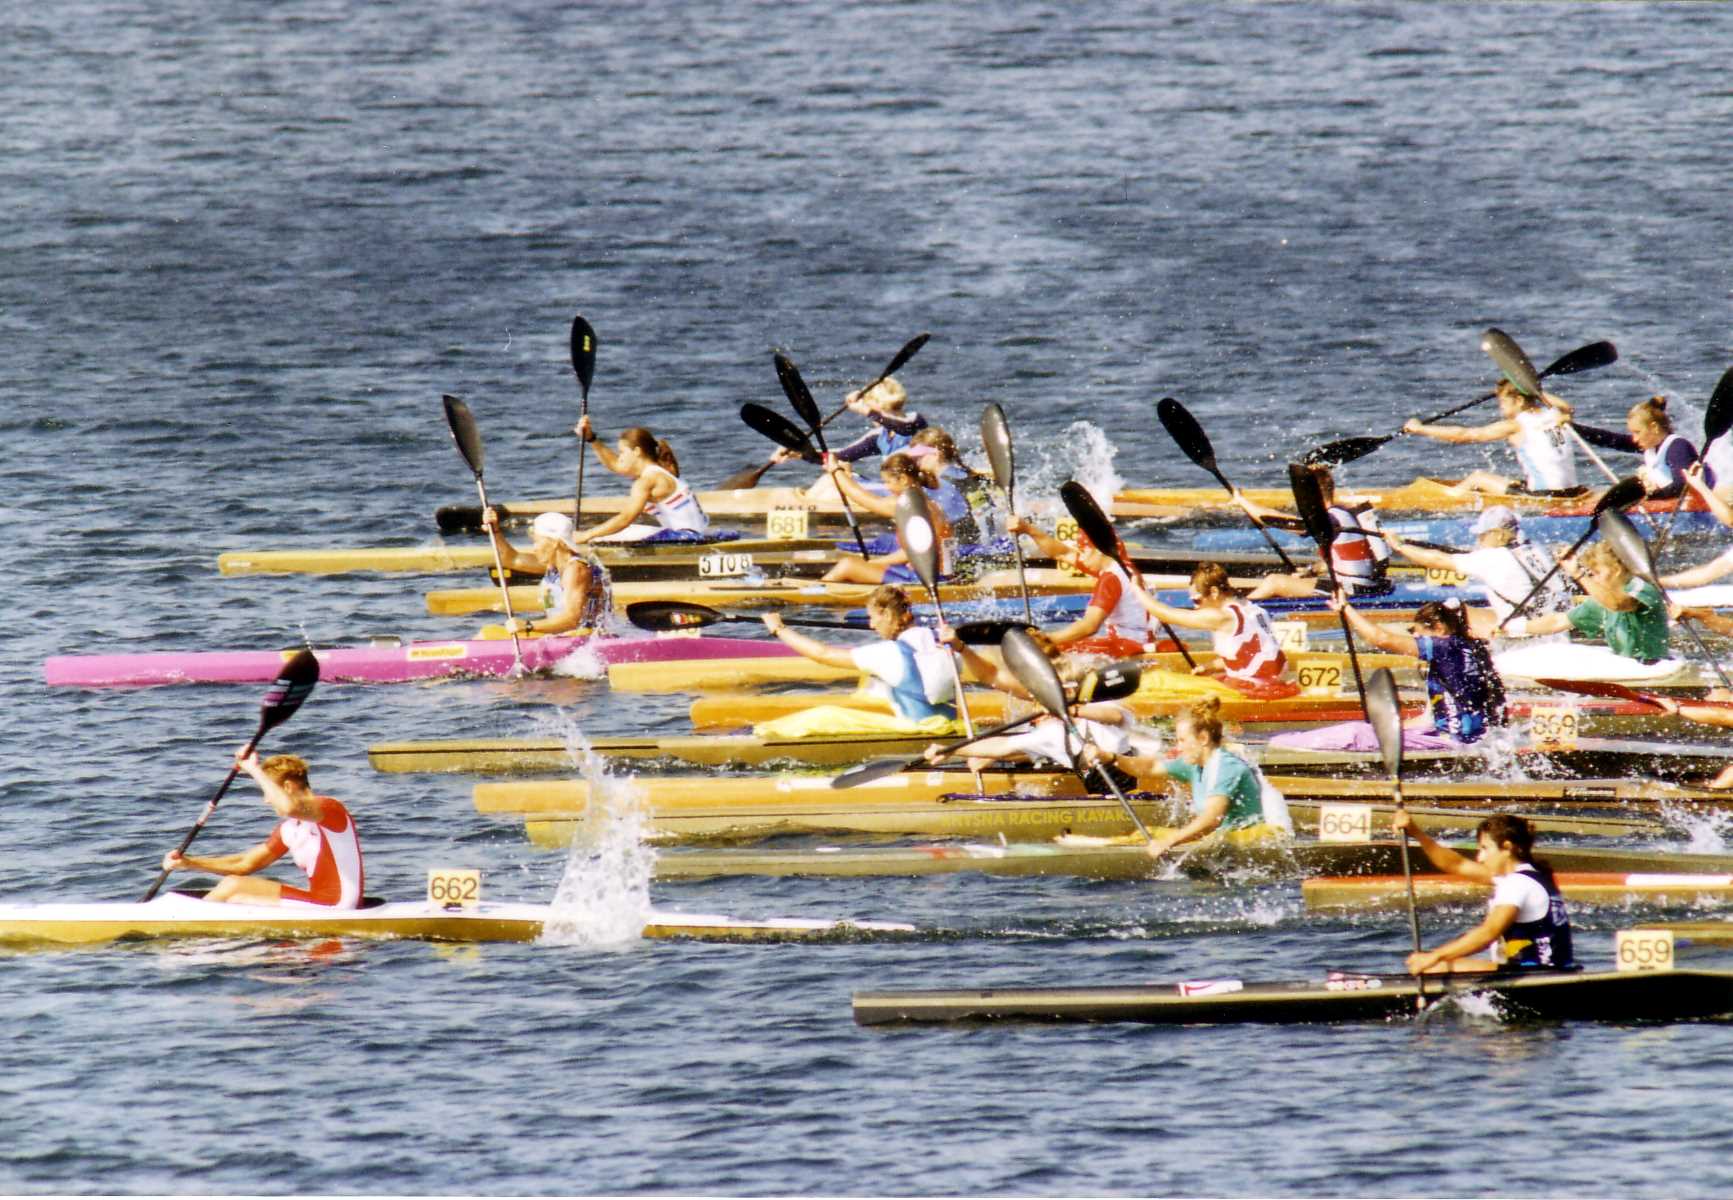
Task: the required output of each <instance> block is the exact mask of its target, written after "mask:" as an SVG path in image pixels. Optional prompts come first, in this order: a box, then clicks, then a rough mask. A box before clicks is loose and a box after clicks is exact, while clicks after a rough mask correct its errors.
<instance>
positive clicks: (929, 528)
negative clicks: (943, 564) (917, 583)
mask: <svg viewBox="0 0 1733 1200" xmlns="http://www.w3.org/2000/svg"><path fill="white" fill-rule="evenodd" d="M896 522H897V537H898V538H899V539H900V540H901V541H902V544H903V549H904V550H905V551H907V552H908V556H909V566H911V567H913V568H914V571H915V574H916V575H917V576H919V577H920V580H921V582H922V583H924V584H926V585H927V587H929V588H936V587H938V585H939V539H938V536H937V535H936V534H935V533H934V530H933V510H932V508H931V506H929V505H928V504H927V494H926V492H924V491H923V490H921V489H920V488H918V487H912V488H910V489H909V490H908V491H906V492H904V493H903V494H902V495H900V496H898V497H897V511H896Z"/></svg>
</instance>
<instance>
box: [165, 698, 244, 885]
mask: <svg viewBox="0 0 1733 1200" xmlns="http://www.w3.org/2000/svg"><path fill="white" fill-rule="evenodd" d="M264 736H265V719H264V718H263V717H262V716H261V717H260V718H259V729H258V732H257V733H255V734H253V739H252V741H250V742H248V743H247V748H246V749H245V750H243V751H241V754H240V757H241V758H245V757H247V755H249V754H251V753H252V752H253V751H254V749H256V748H257V747H258V744H259V739H260V738H262V737H264ZM240 773H241V764H240V761H239V760H238V759H237V760H236V762H235V765H234V766H232V767H230V768H229V773H228V774H227V775H226V776H224V777H223V785H222V786H221V787H219V788H218V789H217V794H216V795H214V796H212V797H211V798H210V802H209V803H208V804H206V805H205V810H204V811H203V812H202V813H200V814H199V819H198V820H196V821H194V822H193V827H192V828H191V829H189V830H187V835H186V836H185V837H184V838H182V839H181V844H180V845H178V846H176V847H175V853H176V854H185V853H186V852H187V847H188V846H190V845H192V844H193V839H194V838H196V837H198V836H199V834H200V833H202V832H203V831H204V828H205V822H206V821H208V820H210V819H211V814H212V813H214V812H216V811H217V805H218V803H220V802H221V800H222V798H223V796H224V795H225V794H227V792H228V790H229V785H230V784H232V783H234V782H235V776H237V775H239V774H240ZM170 874H171V872H169V871H166V870H165V871H162V872H159V873H158V875H157V877H156V882H155V883H153V884H151V885H150V891H148V892H146V893H145V894H144V899H143V900H141V901H139V903H141V904H148V903H150V901H152V900H154V899H156V894H157V892H158V891H160V890H161V888H162V885H163V884H164V883H165V882H166V881H167V880H168V877H169V875H170Z"/></svg>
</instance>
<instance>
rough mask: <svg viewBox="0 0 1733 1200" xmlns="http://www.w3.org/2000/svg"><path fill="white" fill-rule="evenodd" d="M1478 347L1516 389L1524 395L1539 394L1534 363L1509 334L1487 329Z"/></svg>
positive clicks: (1538, 381)
mask: <svg viewBox="0 0 1733 1200" xmlns="http://www.w3.org/2000/svg"><path fill="white" fill-rule="evenodd" d="M1480 348H1481V349H1482V350H1483V351H1485V352H1486V354H1487V355H1488V356H1490V357H1491V359H1492V361H1493V362H1494V363H1495V364H1496V365H1497V367H1498V369H1499V371H1500V372H1502V373H1503V375H1504V377H1505V378H1506V379H1508V380H1510V381H1511V383H1513V384H1515V385H1516V390H1517V391H1519V392H1521V393H1522V394H1523V395H1525V396H1538V395H1540V376H1538V375H1536V374H1535V372H1534V364H1533V363H1531V362H1529V361H1528V355H1526V354H1524V353H1523V352H1522V347H1521V346H1519V345H1517V344H1516V342H1515V341H1513V340H1512V339H1511V337H1510V335H1509V334H1507V333H1505V332H1504V331H1503V330H1502V329H1488V330H1487V331H1486V332H1485V333H1483V334H1482V335H1481V337H1480Z"/></svg>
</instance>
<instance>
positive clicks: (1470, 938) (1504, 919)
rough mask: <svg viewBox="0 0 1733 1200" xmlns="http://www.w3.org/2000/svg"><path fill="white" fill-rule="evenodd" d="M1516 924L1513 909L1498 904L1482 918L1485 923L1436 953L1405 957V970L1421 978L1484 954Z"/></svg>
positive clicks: (1458, 936) (1513, 907) (1445, 945)
mask: <svg viewBox="0 0 1733 1200" xmlns="http://www.w3.org/2000/svg"><path fill="white" fill-rule="evenodd" d="M1515 922H1516V905H1514V904H1500V905H1498V906H1497V907H1495V908H1493V909H1491V910H1490V911H1488V912H1487V914H1486V919H1485V920H1483V921H1482V922H1481V923H1480V924H1478V925H1476V926H1475V927H1474V928H1473V929H1470V930H1469V931H1468V932H1467V933H1464V934H1459V935H1457V936H1456V937H1454V938H1451V939H1450V940H1449V941H1448V942H1445V943H1444V945H1442V946H1439V947H1438V948H1437V949H1436V950H1419V951H1416V952H1415V953H1413V954H1410V955H1409V956H1408V970H1409V971H1410V972H1411V973H1412V974H1415V975H1424V974H1425V973H1426V972H1428V971H1431V970H1433V969H1434V968H1436V967H1438V966H1439V965H1440V964H1442V963H1452V962H1455V961H1456V960H1457V959H1459V958H1467V957H1468V956H1469V955H1470V954H1473V953H1475V952H1476V951H1478V950H1484V949H1486V948H1487V947H1488V946H1490V945H1492V944H1493V943H1494V942H1496V941H1497V940H1498V939H1499V938H1501V937H1503V936H1504V935H1505V931H1506V930H1508V929H1509V928H1510V927H1511V925H1513V924H1514V923H1515Z"/></svg>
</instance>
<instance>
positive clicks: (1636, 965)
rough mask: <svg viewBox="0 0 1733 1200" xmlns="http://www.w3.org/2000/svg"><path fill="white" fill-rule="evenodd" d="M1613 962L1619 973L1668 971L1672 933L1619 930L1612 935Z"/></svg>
mask: <svg viewBox="0 0 1733 1200" xmlns="http://www.w3.org/2000/svg"><path fill="white" fill-rule="evenodd" d="M1613 961H1614V962H1616V963H1617V964H1618V968H1619V970H1621V971H1670V970H1672V969H1673V931H1672V930H1671V929H1621V930H1619V931H1618V932H1617V933H1616V934H1614V935H1613Z"/></svg>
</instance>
